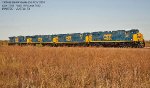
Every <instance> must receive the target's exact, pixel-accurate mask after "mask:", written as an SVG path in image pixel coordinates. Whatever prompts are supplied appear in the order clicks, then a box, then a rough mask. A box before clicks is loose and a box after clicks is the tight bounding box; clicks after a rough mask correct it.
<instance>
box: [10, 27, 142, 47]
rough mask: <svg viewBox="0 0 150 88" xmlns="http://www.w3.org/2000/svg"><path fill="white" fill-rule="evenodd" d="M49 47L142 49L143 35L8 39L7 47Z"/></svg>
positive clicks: (116, 33) (123, 33) (133, 32)
mask: <svg viewBox="0 0 150 88" xmlns="http://www.w3.org/2000/svg"><path fill="white" fill-rule="evenodd" d="M14 44H17V45H24V44H30V45H37V44H42V45H50V46H112V47H114V46H121V47H122V46H126V47H133V46H134V47H144V46H145V43H144V38H143V34H141V33H140V32H139V30H137V29H132V30H128V31H125V30H118V31H104V32H102V31H99V32H91V33H89V32H87V33H72V34H57V35H34V36H14V37H9V45H14Z"/></svg>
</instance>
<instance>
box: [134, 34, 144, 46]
mask: <svg viewBox="0 0 150 88" xmlns="http://www.w3.org/2000/svg"><path fill="white" fill-rule="evenodd" d="M133 42H134V43H136V44H138V46H139V47H145V41H144V37H143V34H142V33H140V32H139V33H136V34H133Z"/></svg>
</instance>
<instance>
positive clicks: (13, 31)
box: [0, 0, 150, 40]
mask: <svg viewBox="0 0 150 88" xmlns="http://www.w3.org/2000/svg"><path fill="white" fill-rule="evenodd" d="M22 1H23V0H22ZM45 1H46V3H45V4H44V5H43V6H42V7H41V8H32V9H31V10H29V11H2V10H0V40H1V39H8V37H9V36H18V35H23V36H26V35H41V34H60V33H74V32H75V33H77V32H93V31H113V30H129V29H139V30H140V32H141V33H143V34H144V37H145V39H146V40H150V0H45ZM0 5H1V3H0Z"/></svg>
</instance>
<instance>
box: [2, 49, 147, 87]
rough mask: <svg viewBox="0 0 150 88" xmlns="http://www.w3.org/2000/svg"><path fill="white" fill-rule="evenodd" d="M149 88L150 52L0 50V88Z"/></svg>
mask: <svg viewBox="0 0 150 88" xmlns="http://www.w3.org/2000/svg"><path fill="white" fill-rule="evenodd" d="M9 87H10V88H149V87H150V49H144V48H143V49H132V48H94V47H92V48H90V47H33V46H26V47H20V46H3V47H0V88H9Z"/></svg>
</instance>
